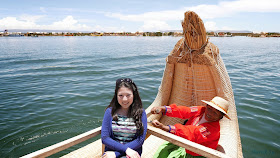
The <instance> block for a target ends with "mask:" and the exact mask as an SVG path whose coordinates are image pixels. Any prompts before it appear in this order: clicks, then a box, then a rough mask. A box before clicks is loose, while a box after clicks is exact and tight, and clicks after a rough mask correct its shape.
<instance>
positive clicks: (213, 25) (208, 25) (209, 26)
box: [204, 21, 234, 31]
mask: <svg viewBox="0 0 280 158" xmlns="http://www.w3.org/2000/svg"><path fill="white" fill-rule="evenodd" d="M204 26H205V28H206V30H207V31H208V30H212V31H213V30H234V29H233V28H231V27H227V26H223V27H218V26H217V25H216V23H215V22H213V21H207V22H205V23H204Z"/></svg>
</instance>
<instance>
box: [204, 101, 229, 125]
mask: <svg viewBox="0 0 280 158" xmlns="http://www.w3.org/2000/svg"><path fill="white" fill-rule="evenodd" d="M201 101H202V102H204V103H206V104H208V105H210V106H212V107H213V108H215V109H217V110H219V111H221V112H222V113H224V114H225V116H226V118H228V119H230V117H229V116H228V107H229V102H228V101H226V100H225V99H223V98H221V97H214V98H213V99H212V100H211V101H210V102H208V101H205V100H201ZM230 120H231V119H230Z"/></svg>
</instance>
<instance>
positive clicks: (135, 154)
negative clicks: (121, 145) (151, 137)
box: [125, 148, 141, 158]
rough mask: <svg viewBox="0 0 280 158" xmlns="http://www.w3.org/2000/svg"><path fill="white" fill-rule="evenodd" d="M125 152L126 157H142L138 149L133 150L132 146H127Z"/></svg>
mask: <svg viewBox="0 0 280 158" xmlns="http://www.w3.org/2000/svg"><path fill="white" fill-rule="evenodd" d="M125 153H126V157H129V158H141V157H140V155H139V154H138V152H137V151H135V150H132V149H130V148H127V149H126V151H125Z"/></svg>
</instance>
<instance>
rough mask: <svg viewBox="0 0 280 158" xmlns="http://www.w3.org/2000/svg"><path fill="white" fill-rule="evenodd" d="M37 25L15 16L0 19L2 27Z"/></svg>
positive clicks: (15, 27) (14, 27) (16, 27)
mask: <svg viewBox="0 0 280 158" xmlns="http://www.w3.org/2000/svg"><path fill="white" fill-rule="evenodd" d="M36 27H38V26H37V25H36V24H35V23H34V22H31V21H22V20H17V18H16V17H6V18H3V19H0V28H1V30H4V29H29V28H36Z"/></svg>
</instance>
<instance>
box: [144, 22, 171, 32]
mask: <svg viewBox="0 0 280 158" xmlns="http://www.w3.org/2000/svg"><path fill="white" fill-rule="evenodd" d="M170 29H171V27H170V26H169V25H168V24H167V23H166V22H165V21H145V22H144V25H143V26H142V27H141V28H140V30H142V31H160V30H170Z"/></svg>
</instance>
